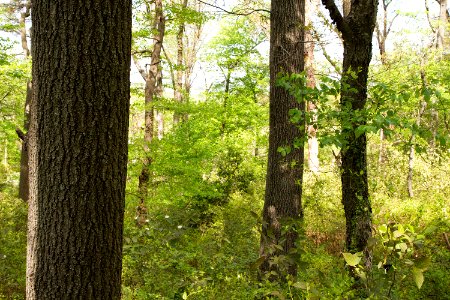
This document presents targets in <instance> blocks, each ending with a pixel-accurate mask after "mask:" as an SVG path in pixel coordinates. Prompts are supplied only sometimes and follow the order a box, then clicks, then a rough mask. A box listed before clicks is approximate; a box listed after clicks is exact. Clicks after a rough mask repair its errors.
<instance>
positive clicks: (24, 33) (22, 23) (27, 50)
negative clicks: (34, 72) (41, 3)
mask: <svg viewBox="0 0 450 300" xmlns="http://www.w3.org/2000/svg"><path fill="white" fill-rule="evenodd" d="M24 6H25V11H22V12H20V17H19V27H20V40H21V44H22V50H23V54H24V55H25V58H28V57H29V56H30V48H29V47H28V41H27V27H26V24H25V21H26V19H27V18H28V17H29V16H30V9H31V0H29V1H27V2H26V3H25V5H24Z"/></svg>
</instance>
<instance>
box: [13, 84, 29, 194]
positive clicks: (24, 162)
mask: <svg viewBox="0 0 450 300" xmlns="http://www.w3.org/2000/svg"><path fill="white" fill-rule="evenodd" d="M32 97H33V87H32V84H31V81H28V82H27V96H26V99H25V109H24V116H25V118H24V119H25V121H24V124H23V125H24V126H23V127H24V129H25V132H26V133H23V132H22V131H21V130H20V129H16V131H17V133H18V134H19V137H20V138H21V139H22V152H21V154H20V178H19V197H20V199H22V200H24V201H28V198H29V188H30V187H29V180H30V179H29V166H28V160H29V158H28V155H29V154H28V140H29V135H30V133H29V129H30V119H31V118H30V105H31V99H32Z"/></svg>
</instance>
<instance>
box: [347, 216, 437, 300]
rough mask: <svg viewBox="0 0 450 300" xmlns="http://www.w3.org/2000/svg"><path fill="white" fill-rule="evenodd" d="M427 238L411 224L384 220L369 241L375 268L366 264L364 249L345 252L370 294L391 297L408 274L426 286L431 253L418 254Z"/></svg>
mask: <svg viewBox="0 0 450 300" xmlns="http://www.w3.org/2000/svg"><path fill="white" fill-rule="evenodd" d="M424 238H425V236H424V235H422V234H417V233H416V232H415V229H414V227H413V226H411V225H406V226H403V225H402V224H394V223H390V224H382V225H380V226H379V227H378V229H377V231H376V235H375V236H374V237H372V238H371V239H370V240H369V243H368V251H370V252H371V255H373V256H374V257H373V258H372V261H373V262H374V265H373V268H371V269H367V266H365V265H363V262H362V257H363V255H364V254H363V253H362V252H358V253H353V254H352V253H345V252H344V253H343V256H344V259H345V262H346V263H347V265H348V266H349V267H351V269H352V272H354V273H355V274H356V275H357V276H358V277H359V278H360V279H361V280H362V281H363V283H364V286H365V288H366V289H367V292H368V294H369V295H376V296H383V295H385V296H386V297H388V298H389V297H391V295H392V294H394V293H396V291H395V290H396V289H398V288H399V286H401V284H402V281H403V280H405V279H406V278H408V277H409V278H412V279H413V280H414V282H415V284H416V285H417V288H419V289H420V288H421V287H422V284H423V282H424V275H423V272H425V271H426V270H427V269H428V267H429V265H430V262H431V259H430V257H427V256H423V255H419V254H418V251H420V249H421V248H422V247H423V243H424ZM377 261H378V263H377V264H375V263H376V262H377ZM408 269H409V270H408ZM408 271H409V272H408ZM408 273H409V276H408ZM397 293H398V292H397Z"/></svg>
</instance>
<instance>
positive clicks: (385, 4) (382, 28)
mask: <svg viewBox="0 0 450 300" xmlns="http://www.w3.org/2000/svg"><path fill="white" fill-rule="evenodd" d="M391 3H392V1H391V0H382V5H381V6H382V8H383V10H382V16H381V21H377V23H376V25H375V31H376V37H377V42H378V50H379V53H380V59H381V64H382V65H383V66H386V65H387V62H388V60H387V54H386V40H387V37H388V35H389V33H390V31H391V27H392V23H393V22H394V19H395V18H396V16H397V15H398V14H397V15H396V16H394V18H393V19H392V20H391V22H390V24H388V8H389V5H390V4H391ZM385 138H386V137H385V135H384V130H383V128H381V129H380V147H379V153H378V169H379V170H380V169H381V167H382V165H383V164H384V161H385V156H386V154H385V143H384V140H385Z"/></svg>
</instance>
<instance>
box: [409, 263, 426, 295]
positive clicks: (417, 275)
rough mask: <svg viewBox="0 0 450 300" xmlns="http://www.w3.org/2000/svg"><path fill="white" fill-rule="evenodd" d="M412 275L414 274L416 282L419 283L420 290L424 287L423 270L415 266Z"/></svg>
mask: <svg viewBox="0 0 450 300" xmlns="http://www.w3.org/2000/svg"><path fill="white" fill-rule="evenodd" d="M412 275H413V278H414V282H415V283H416V285H417V288H418V289H419V290H420V288H421V287H422V284H423V281H424V277H423V272H422V270H420V269H417V268H415V267H413V269H412Z"/></svg>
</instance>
